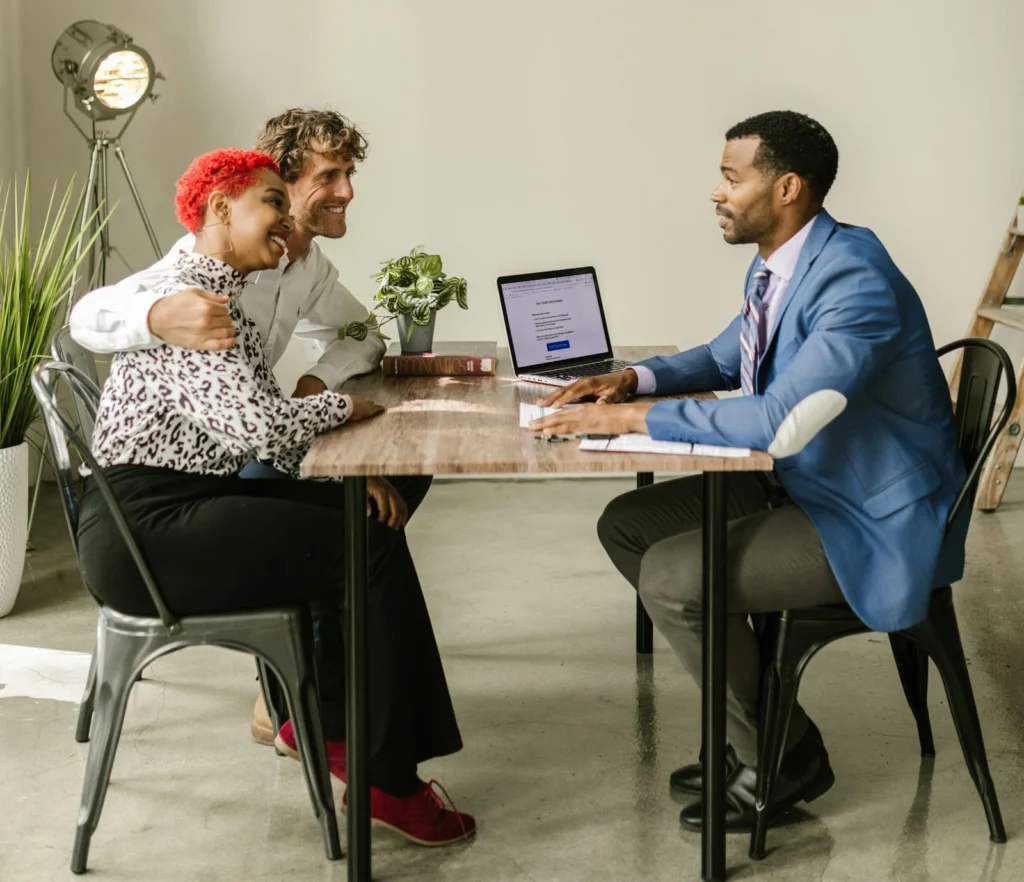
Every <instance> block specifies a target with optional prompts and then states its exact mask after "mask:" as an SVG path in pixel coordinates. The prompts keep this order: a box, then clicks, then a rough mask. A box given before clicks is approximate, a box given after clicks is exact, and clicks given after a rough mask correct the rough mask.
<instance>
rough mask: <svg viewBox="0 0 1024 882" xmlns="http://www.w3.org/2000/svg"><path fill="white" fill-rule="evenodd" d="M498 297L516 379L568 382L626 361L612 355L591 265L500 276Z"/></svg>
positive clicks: (552, 383)
mask: <svg viewBox="0 0 1024 882" xmlns="http://www.w3.org/2000/svg"><path fill="white" fill-rule="evenodd" d="M498 295H499V298H500V300H501V312H502V315H503V316H504V318H505V331H506V333H507V334H508V348H509V351H510V353H511V354H512V367H513V369H514V370H515V373H516V376H517V377H518V378H519V379H520V380H528V381H530V382H532V383H546V384H547V385H549V386H568V385H569V384H570V383H571V382H573V381H574V380H578V379H579V378H580V377H592V376H597V375H599V374H609V373H612V372H613V371H620V370H622V369H623V368H626V367H629V365H630V364H632V362H629V361H623V360H621V359H615V358H612V344H611V340H609V339H608V325H607V323H606V322H605V320H604V308H603V307H602V306H601V292H600V289H599V288H598V287H597V273H596V272H594V268H593V267H592V266H584V267H578V268H576V269H566V270H547V271H545V272H540V273H523V274H521V275H515V276H500V277H499V278H498Z"/></svg>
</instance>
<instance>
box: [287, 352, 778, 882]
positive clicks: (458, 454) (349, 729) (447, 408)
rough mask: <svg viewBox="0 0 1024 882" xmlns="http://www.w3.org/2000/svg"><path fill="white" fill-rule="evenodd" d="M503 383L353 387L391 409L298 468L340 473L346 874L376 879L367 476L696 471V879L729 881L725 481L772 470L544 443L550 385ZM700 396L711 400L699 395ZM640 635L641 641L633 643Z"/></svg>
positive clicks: (329, 438)
mask: <svg viewBox="0 0 1024 882" xmlns="http://www.w3.org/2000/svg"><path fill="white" fill-rule="evenodd" d="M673 352H675V350H674V349H672V348H668V347H660V348H655V347H645V348H628V349H622V350H619V351H617V352H616V356H617V357H619V358H626V359H630V360H639V359H641V358H646V357H649V356H652V355H670V354H672V353H673ZM498 374H499V375H498V376H497V377H384V376H383V375H382V374H381V373H380V372H379V371H378V372H376V373H373V374H369V375H366V376H363V377H359V378H357V379H355V380H354V381H351V382H350V383H349V384H348V385H347V386H346V391H351V392H358V393H359V394H362V395H366V396H368V397H370V398H373V399H375V400H376V401H379V402H381V403H382V404H384V405H386V406H387V408H388V409H387V412H386V413H384V414H382V415H381V416H379V417H375V418H374V419H372V420H368V421H366V422H362V423H355V424H353V425H351V426H344V427H342V428H340V429H336V430H334V431H332V432H327V433H325V434H324V435H322V436H320V437H319V438H318V439H317V440H316V441H315V442H314V444H313V445H312V447H311V448H310V450H309V452H308V453H307V454H306V458H305V459H304V460H303V463H302V475H303V477H345V478H347V479H349V480H346V481H345V488H346V489H345V519H346V522H345V531H346V544H345V551H346V563H345V569H346V573H345V591H346V609H347V620H346V637H347V645H346V678H347V682H346V738H347V752H348V754H347V764H348V772H347V778H348V781H347V783H348V791H347V792H348V796H347V802H348V805H347V813H348V878H349V880H350V882H366V880H369V879H370V784H369V777H368V751H367V732H366V699H367V679H366V626H365V625H366V572H367V565H366V560H367V544H366V543H367V534H366V514H365V512H366V477H367V476H372V475H383V476H387V475H466V474H495V475H497V474H516V473H533V474H537V473H542V474H565V473H573V472H593V473H607V474H612V473H622V472H636V473H637V474H638V475H639V476H640V478H639V480H638V483H639V484H641V485H642V484H644V483H649V482H650V480H651V479H652V478H651V476H653V473H654V472H688V471H694V472H701V473H702V474H703V478H704V503H703V509H704V510H703V529H704V555H703V558H704V664H703V692H702V720H703V743H704V760H705V768H706V769H708V770H710V774H706V775H705V776H704V793H703V806H704V816H703V832H702V841H701V878H702V879H705V880H715V882H718V880H724V878H725V744H726V735H725V615H726V610H725V551H726V548H725V543H726V511H725V482H726V479H727V475H728V473H729V472H749V471H761V470H766V469H770V468H771V467H772V460H771V458H770V457H769V456H768V454H766V453H759V452H755V453H753V454H751V455H750V456H748V457H743V458H732V457H709V456H675V455H657V454H650V453H593V452H586V451H581V450H580V449H579V446H578V444H577V443H575V442H572V441H564V442H560V443H559V442H548V441H543V440H538V439H537V438H536V437H535V436H534V435H533V434H532V433H531V432H529V431H527V430H526V429H522V428H520V427H519V404H520V403H521V402H525V403H527V404H533V403H535V402H536V401H537V399H539V398H542V397H543V396H544V395H546V394H548V392H550V391H551V388H550V387H547V386H541V385H537V384H532V383H522V382H519V381H518V380H516V379H515V377H514V376H513V375H512V372H511V360H510V358H509V355H508V352H507V350H500V351H499V354H498ZM700 397H704V396H700ZM707 397H711V396H707ZM638 636H639V635H638Z"/></svg>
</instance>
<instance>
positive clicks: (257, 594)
mask: <svg viewBox="0 0 1024 882" xmlns="http://www.w3.org/2000/svg"><path fill="white" fill-rule="evenodd" d="M176 208H177V214H178V218H179V220H181V222H182V223H183V224H184V225H185V226H186V227H188V229H189V230H191V231H192V232H194V233H195V235H196V240H195V247H194V250H193V251H191V252H186V251H181V252H179V253H178V256H177V260H176V261H175V264H174V266H173V268H172V269H171V270H170V272H169V273H168V276H167V278H166V279H165V280H164V282H163V283H162V284H161V285H159V286H158V287H157V288H156V289H155V290H154V296H155V297H156V298H159V297H161V296H168V295H170V294H172V293H174V292H176V291H180V290H182V289H184V288H196V289H200V290H203V291H206V292H213V293H210V294H208V295H207V296H209V297H211V298H214V299H216V301H217V302H219V303H226V304H227V305H228V312H229V319H228V320H229V321H230V324H231V326H232V328H233V331H234V334H233V336H235V337H237V339H238V345H237V346H234V347H232V348H230V349H220V350H194V349H184V348H181V347H178V346H171V345H168V344H163V345H161V346H157V347H155V348H151V349H143V350H136V351H131V352H120V353H118V354H117V355H116V356H115V357H114V360H113V362H112V365H111V372H110V378H109V379H108V380H107V382H106V384H105V386H104V388H103V394H102V397H101V400H100V407H99V411H98V414H97V417H96V425H95V429H94V433H93V454H94V455H95V457H96V459H97V461H98V462H99V464H100V465H101V466H102V467H103V471H104V475H105V476H106V478H107V480H108V481H109V482H110V484H111V486H112V487H113V488H114V492H115V493H116V494H117V496H118V498H119V500H120V502H121V507H122V509H123V510H124V513H125V515H126V517H127V518H128V521H129V523H130V525H131V526H132V530H133V533H134V535H135V539H136V541H137V542H138V543H139V545H140V546H141V548H142V551H143V553H144V555H145V557H146V560H147V561H148V563H149V565H150V567H151V568H152V569H153V571H154V572H155V574H156V577H157V579H158V580H159V582H160V585H161V590H162V591H163V594H164V597H165V598H166V600H167V602H168V604H169V605H170V607H171V608H172V609H173V610H174V611H175V612H177V613H178V614H179V615H189V614H202V613H225V612H231V611H237V610H244V609H252V608H259V607H268V606H275V605H280V604H286V603H296V602H300V601H307V602H309V603H311V604H315V605H319V607H320V609H321V610H324V609H326V610H328V611H330V614H331V615H334V616H339V615H340V604H341V600H340V598H341V594H342V588H343V578H344V572H345V561H344V548H343V546H344V543H343V542H341V541H340V537H341V536H343V535H344V516H343V514H342V513H341V512H339V511H338V508H337V505H336V494H335V493H333V492H330V491H333V490H334V488H332V487H330V486H329V485H327V484H324V483H319V482H313V481H285V480H280V481H269V480H267V481H254V480H246V479H243V478H240V477H239V475H238V473H239V471H240V470H241V469H242V468H243V467H244V466H245V465H246V464H247V463H248V462H249V461H250V460H252V459H254V458H255V459H259V460H272V461H273V462H274V465H275V466H276V467H277V468H278V469H280V470H281V471H284V472H288V473H290V474H292V475H297V474H298V467H299V463H300V462H301V461H302V458H303V456H304V455H305V452H306V450H307V448H308V447H309V444H310V443H311V442H312V440H313V439H314V437H316V435H317V434H319V433H320V432H323V431H326V430H328V429H332V428H335V427H337V426H340V425H342V424H344V423H346V422H350V421H352V420H359V419H365V418H367V417H371V416H373V415H374V414H377V413H379V412H380V411H382V410H383V408H382V407H381V406H380V405H379V404H376V403H375V402H373V401H369V400H368V399H365V398H362V397H360V396H358V395H341V394H337V393H334V392H330V391H327V392H322V393H320V394H318V395H312V396H309V397H306V398H285V397H284V396H283V395H282V393H281V390H280V388H279V387H278V385H277V382H276V380H275V379H274V374H273V372H272V371H271V368H270V365H269V364H268V362H267V358H266V354H265V352H264V343H263V340H262V339H261V337H260V335H259V333H258V331H257V329H256V326H255V324H254V323H253V322H252V321H251V320H250V319H248V318H247V317H246V316H245V315H244V313H243V312H242V311H241V309H239V307H238V303H237V299H238V297H239V295H241V294H242V293H243V289H244V285H245V281H244V280H245V277H246V276H247V275H248V274H250V273H254V272H257V271H259V270H261V269H271V268H275V267H277V266H278V264H279V262H280V261H281V260H282V258H283V257H284V256H285V254H286V252H287V247H288V235H289V233H290V232H291V230H292V220H291V217H290V215H289V210H290V203H289V199H288V193H287V190H286V188H285V186H284V182H283V181H282V180H281V177H280V174H279V171H278V167H277V165H276V164H275V163H274V161H273V160H272V159H271V158H270V157H269V156H267V155H265V154H263V153H258V152H255V151H249V150H215V151H213V152H212V153H207V154H205V155H204V156H201V157H199V158H198V159H196V160H195V161H194V162H193V163H192V165H191V166H189V168H188V170H187V171H186V172H185V174H184V175H183V176H182V178H181V180H180V181H178V186H177V197H176ZM140 296H141V295H140ZM325 491H328V492H325ZM367 531H368V536H369V556H368V564H369V573H368V576H369V586H370V593H369V603H371V604H373V603H386V604H393V605H394V606H395V607H396V608H400V609H402V615H401V616H397V617H395V619H394V621H393V622H392V623H391V627H390V631H389V636H390V637H391V638H392V641H393V642H392V644H391V645H392V646H393V647H394V650H393V656H392V657H389V658H388V660H387V661H388V664H386V665H384V666H382V667H388V666H390V667H392V668H396V667H397V668H398V674H397V676H396V675H395V673H396V672H395V671H394V670H391V671H378V672H375V671H371V672H370V681H371V690H370V692H371V697H370V729H371V732H370V735H371V740H373V739H374V738H375V733H374V729H375V719H385V718H388V717H394V716H396V715H397V716H399V717H402V714H407V715H409V717H410V719H412V720H414V725H404V717H402V722H403V725H400V726H395V727H391V728H388V726H387V725H379V726H377V729H378V731H377V733H376V737H377V740H379V741H381V742H382V743H381V744H377V745H375V750H374V751H373V752H372V753H371V762H370V780H371V785H372V787H371V803H372V806H371V808H372V811H373V816H374V820H375V822H377V823H384V824H385V825H386V826H389V827H391V828H392V829H395V830H397V831H398V832H400V833H402V834H403V835H404V836H406V837H407V838H409V839H411V840H413V841H415V842H419V843H421V844H424V845H443V844H445V843H447V842H454V841H456V840H459V839H464V838H465V837H466V836H468V835H469V834H471V833H472V832H473V830H474V828H475V823H474V821H473V819H472V818H471V817H470V816H469V815H464V814H461V813H459V812H456V811H449V810H448V809H446V808H444V806H443V805H442V804H441V802H440V800H439V798H438V797H437V796H436V795H435V793H434V790H433V786H432V784H433V782H431V784H426V783H424V782H423V781H421V780H420V779H419V777H418V775H417V772H416V769H417V764H418V763H419V762H422V761H424V760H426V759H428V758H432V757H437V756H444V755H445V754H449V753H453V752H454V751H456V750H458V749H460V748H461V746H462V741H461V736H460V735H459V731H458V726H457V724H456V722H455V713H454V710H453V709H452V706H451V699H450V697H449V694H448V687H447V683H446V682H445V677H444V670H443V668H442V667H441V659H440V654H439V653H438V650H437V645H436V643H435V641H434V636H433V630H432V628H431V625H430V619H429V616H428V614H427V610H426V606H425V604H424V603H423V600H422V592H421V589H420V586H419V582H418V579H417V576H416V570H415V567H414V565H413V562H412V557H411V556H410V553H409V548H408V545H407V544H406V538H405V533H404V532H403V531H401V530H397V529H392V528H391V527H389V526H388V525H386V524H384V523H381V522H380V521H379V520H377V519H375V518H371V519H368V522H367ZM78 540H79V558H80V561H81V565H82V575H83V578H84V580H85V583H86V585H87V587H88V588H89V590H90V591H91V592H92V593H93V594H94V595H95V596H96V597H97V599H99V600H100V602H102V603H104V604H107V605H109V606H110V607H112V608H113V609H115V610H119V611H121V612H124V613H127V614H129V615H142V616H153V615H155V614H156V611H155V610H154V609H153V607H152V604H151V602H150V600H149V596H148V594H147V592H146V590H145V586H144V585H143V584H142V582H141V580H140V578H139V576H138V573H137V571H136V568H135V566H134V564H133V562H132V560H131V558H130V555H129V554H128V551H127V549H126V548H125V547H124V544H123V543H122V542H121V541H120V538H119V533H118V531H117V527H116V525H115V524H114V522H113V518H112V517H111V515H110V512H109V511H108V509H107V507H106V505H105V503H104V502H103V499H102V497H101V495H100V493H99V491H98V489H97V488H96V486H95V485H94V483H93V482H92V481H91V480H89V479H87V481H86V486H85V493H84V496H83V499H82V505H81V518H80V526H79V531H78ZM296 548H298V549H301V552H302V553H301V554H296V553H294V549H296ZM282 549H288V551H287V552H286V551H283V550H282ZM406 594H408V595H409V597H412V598H417V597H418V598H419V600H418V602H412V601H410V600H408V598H407V596H406ZM320 614H321V615H323V613H322V612H321V613H320ZM342 665H343V647H342V646H340V645H338V646H323V645H322V643H318V645H317V674H318V677H317V680H318V684H319V689H320V697H321V706H322V712H323V713H322V715H323V721H324V729H325V735H326V736H327V739H328V754H329V757H330V763H331V771H332V774H334V776H335V777H336V778H338V779H339V780H340V781H344V780H345V766H344V758H345V749H344V737H345V734H344V725H345V703H344V676H343V673H342V671H343V667H342ZM381 676H386V677H389V678H390V679H389V680H388V681H387V682H388V683H389V684H390V683H392V682H394V681H396V680H397V681H398V682H400V683H401V684H402V694H401V695H400V696H398V697H397V698H396V697H395V696H388V697H387V698H381V697H380V696H381V693H382V692H384V691H385V690H382V689H379V688H378V689H374V688H372V687H373V685H374V680H375V678H377V677H381ZM382 702H388V703H387V704H386V706H381V705H382ZM396 707H397V708H398V710H397V711H396ZM117 725H120V721H118V722H117ZM278 741H279V746H281V747H282V750H283V751H284V752H286V753H288V752H292V753H293V752H294V751H295V749H296V748H295V742H294V736H293V735H292V733H291V725H290V723H286V724H285V725H284V726H283V727H282V729H281V731H280V733H279V736H278Z"/></svg>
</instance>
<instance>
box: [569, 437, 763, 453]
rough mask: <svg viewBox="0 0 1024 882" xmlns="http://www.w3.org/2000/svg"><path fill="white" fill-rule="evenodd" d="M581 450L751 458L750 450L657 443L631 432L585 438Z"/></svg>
mask: <svg viewBox="0 0 1024 882" xmlns="http://www.w3.org/2000/svg"><path fill="white" fill-rule="evenodd" d="M580 450H599V451H606V452H608V453H671V454H676V455H683V456H730V457H737V458H741V457H745V456H750V450H749V448H744V447H714V446H712V445H710V444H690V443H689V442H687V441H655V440H654V439H653V438H652V437H651V436H650V435H644V434H641V433H639V432H630V433H629V434H627V435H618V436H616V437H615V438H584V439H583V440H582V441H580Z"/></svg>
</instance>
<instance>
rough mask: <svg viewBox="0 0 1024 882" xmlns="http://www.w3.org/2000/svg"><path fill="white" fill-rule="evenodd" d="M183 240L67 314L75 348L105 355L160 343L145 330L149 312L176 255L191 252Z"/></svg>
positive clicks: (190, 239)
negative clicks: (155, 260) (158, 288)
mask: <svg viewBox="0 0 1024 882" xmlns="http://www.w3.org/2000/svg"><path fill="white" fill-rule="evenodd" d="M194 242H195V239H194V238H193V237H192V236H185V237H184V238H182V239H180V240H179V241H178V242H176V243H175V244H174V247H172V248H171V250H170V251H169V252H168V253H167V254H165V255H164V256H163V257H162V258H160V260H159V261H157V262H156V263H155V264H153V265H152V266H150V267H147V268H146V269H144V270H141V271H140V272H137V273H134V274H133V275H131V276H129V277H128V278H126V279H123V280H122V281H120V282H118V283H117V284H115V285H108V286H107V287H105V288H97V289H96V290H95V291H90V292H89V293H88V294H85V295H84V296H83V297H82V299H81V300H79V301H78V303H76V304H75V306H74V308H73V309H72V310H71V316H70V319H69V324H70V326H71V337H72V339H73V340H74V341H75V342H76V343H78V345H79V346H84V347H85V348H86V349H89V350H91V351H92V352H97V353H101V354H107V353H112V352H130V351H135V350H140V349H152V348H154V347H156V346H160V345H162V343H163V341H162V340H161V339H160V338H159V337H157V336H156V335H155V334H154V333H153V332H152V331H150V329H149V311H150V310H151V309H152V308H153V304H154V303H156V302H157V301H158V300H159V299H160V298H161V297H162V296H164V295H161V294H157V293H156V292H155V291H154V289H155V288H156V287H157V285H159V284H160V283H161V282H164V281H166V279H167V274H168V272H170V270H171V268H172V267H173V266H174V261H175V259H176V255H177V253H178V252H179V251H191V250H192V245H193V244H194Z"/></svg>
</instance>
